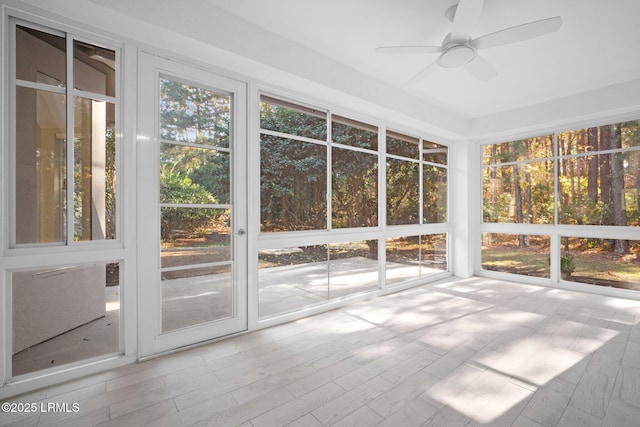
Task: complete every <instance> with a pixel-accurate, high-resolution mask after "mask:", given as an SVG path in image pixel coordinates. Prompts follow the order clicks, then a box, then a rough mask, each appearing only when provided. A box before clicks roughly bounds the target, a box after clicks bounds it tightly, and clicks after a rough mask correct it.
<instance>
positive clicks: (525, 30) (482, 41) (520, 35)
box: [470, 16, 562, 49]
mask: <svg viewBox="0 0 640 427" xmlns="http://www.w3.org/2000/svg"><path fill="white" fill-rule="evenodd" d="M561 26H562V18H561V17H560V16H556V17H554V18H547V19H541V20H539V21H533V22H529V23H527V24H522V25H517V26H515V27H511V28H506V29H504V30H500V31H496V32H495V33H491V34H487V35H484V36H481V37H478V38H477V39H474V40H471V42H470V44H471V46H473V47H474V48H476V49H487V48H490V47H497V46H504V45H506V44H510V43H516V42H520V41H524V40H528V39H532V38H534V37H539V36H543V35H545V34H549V33H552V32H554V31H557V30H558V29H559V28H560V27H561Z"/></svg>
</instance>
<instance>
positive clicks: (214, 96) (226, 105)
mask: <svg viewBox="0 0 640 427" xmlns="http://www.w3.org/2000/svg"><path fill="white" fill-rule="evenodd" d="M230 123H231V96H230V95H227V94H221V93H216V92H214V91H212V90H208V89H204V88H201V87H198V86H191V85H188V84H186V83H181V82H176V81H172V80H168V79H160V137H161V138H163V139H166V140H171V141H178V142H187V143H192V144H203V145H210V146H216V147H225V148H228V147H229V131H230Z"/></svg>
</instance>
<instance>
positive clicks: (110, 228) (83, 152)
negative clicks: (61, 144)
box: [73, 97, 116, 240]
mask: <svg viewBox="0 0 640 427" xmlns="http://www.w3.org/2000/svg"><path fill="white" fill-rule="evenodd" d="M74 126H75V129H74V133H73V144H74V209H73V212H74V240H103V239H115V238H116V131H115V105H114V104H110V103H107V102H103V101H95V100H92V99H88V98H80V97H76V98H75V121H74Z"/></svg>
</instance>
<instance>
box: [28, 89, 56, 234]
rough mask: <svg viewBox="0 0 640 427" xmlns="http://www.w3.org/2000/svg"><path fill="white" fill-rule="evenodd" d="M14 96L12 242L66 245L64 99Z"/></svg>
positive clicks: (44, 94)
mask: <svg viewBox="0 0 640 427" xmlns="http://www.w3.org/2000/svg"><path fill="white" fill-rule="evenodd" d="M16 95H17V96H16V146H15V152H16V168H15V171H16V172H15V173H16V175H15V190H16V206H15V209H16V210H15V214H16V218H15V223H16V227H15V232H16V243H18V244H21V243H51V242H64V241H65V235H66V233H65V230H66V214H65V212H66V191H65V188H66V184H65V183H66V148H65V143H66V103H65V97H64V96H63V95H58V94H54V93H51V92H46V91H41V90H34V89H28V88H23V87H17V88H16Z"/></svg>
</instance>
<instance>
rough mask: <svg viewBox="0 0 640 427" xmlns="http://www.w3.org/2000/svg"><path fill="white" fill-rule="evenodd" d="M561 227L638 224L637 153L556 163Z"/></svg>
mask: <svg viewBox="0 0 640 427" xmlns="http://www.w3.org/2000/svg"><path fill="white" fill-rule="evenodd" d="M558 165H559V168H558V173H559V177H558V179H559V183H560V187H561V194H560V198H559V206H558V220H559V222H560V223H561V224H589V225H619V226H626V225H634V226H637V225H638V213H639V212H640V206H639V201H638V194H640V151H627V152H618V153H609V154H595V153H594V154H593V155H587V156H580V157H574V158H562V159H560V160H559V161H558Z"/></svg>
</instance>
